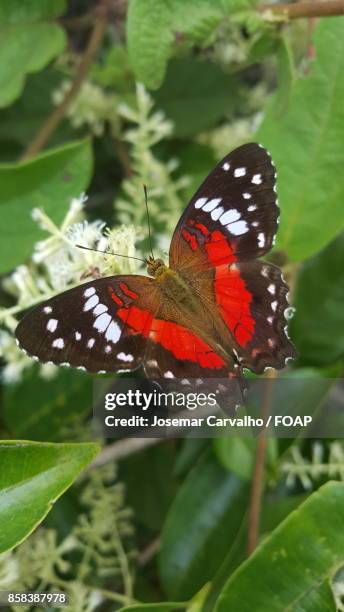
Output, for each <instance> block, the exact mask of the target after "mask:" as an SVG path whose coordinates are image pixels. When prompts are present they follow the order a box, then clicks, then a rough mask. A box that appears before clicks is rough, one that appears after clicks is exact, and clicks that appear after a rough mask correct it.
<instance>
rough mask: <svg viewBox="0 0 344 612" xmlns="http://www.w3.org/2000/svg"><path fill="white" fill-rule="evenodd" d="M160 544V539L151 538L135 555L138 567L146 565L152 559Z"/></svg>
mask: <svg viewBox="0 0 344 612" xmlns="http://www.w3.org/2000/svg"><path fill="white" fill-rule="evenodd" d="M160 546H161V539H160V538H159V537H158V538H155V539H154V540H152V541H151V542H150V543H149V544H148V545H147V546H146V548H144V549H143V550H142V551H141V552H140V553H139V555H138V557H137V564H138V565H139V566H140V567H144V566H145V565H147V564H148V563H149V562H150V561H151V560H152V559H154V557H155V555H156V554H157V553H158V552H159V550H160Z"/></svg>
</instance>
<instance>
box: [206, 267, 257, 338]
mask: <svg viewBox="0 0 344 612" xmlns="http://www.w3.org/2000/svg"><path fill="white" fill-rule="evenodd" d="M215 295H216V301H217V303H218V305H219V306H220V310H221V314H222V317H223V319H224V321H225V322H226V323H227V325H228V327H229V329H230V330H231V332H232V333H233V334H234V337H235V339H236V340H237V342H238V343H239V344H240V345H241V346H246V344H247V342H248V341H249V340H251V338H252V336H253V333H254V328H255V320H254V318H253V317H252V315H251V309H250V304H251V301H252V295H251V293H250V292H249V291H248V290H247V289H246V285H245V282H244V281H243V279H242V278H241V276H240V272H239V270H237V269H235V268H229V267H228V266H227V265H223V266H220V267H218V268H216V273H215Z"/></svg>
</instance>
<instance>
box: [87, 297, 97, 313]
mask: <svg viewBox="0 0 344 612" xmlns="http://www.w3.org/2000/svg"><path fill="white" fill-rule="evenodd" d="M98 302H99V297H98V296H97V295H92V297H90V298H89V299H88V300H87V302H86V304H85V306H84V311H85V312H87V310H91V308H94V307H95V306H97V304H98Z"/></svg>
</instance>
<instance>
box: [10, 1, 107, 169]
mask: <svg viewBox="0 0 344 612" xmlns="http://www.w3.org/2000/svg"><path fill="white" fill-rule="evenodd" d="M108 10H109V0H103V2H101V3H100V5H99V7H98V8H97V13H96V15H95V23H94V27H93V30H92V32H91V34H90V38H89V41H88V45H87V47H86V49H85V51H84V54H83V56H82V58H81V62H80V64H79V69H78V72H77V74H76V76H75V79H74V81H73V83H72V86H71V88H70V89H69V90H68V91H67V93H66V95H65V97H64V99H63V101H62V102H61V104H60V105H59V106H57V107H56V108H55V109H54V110H53V112H52V113H51V115H50V116H49V117H48V118H47V120H46V121H45V122H44V123H43V125H42V126H41V128H40V129H39V131H38V133H37V134H36V136H35V137H34V139H33V141H32V142H31V143H30V144H29V146H28V147H27V149H26V151H25V152H24V153H23V155H22V157H21V160H22V161H24V160H27V159H29V158H30V157H33V156H34V155H37V153H39V152H40V151H41V150H42V149H43V147H44V145H45V144H46V143H47V142H48V140H49V138H50V137H51V135H52V134H53V132H54V131H55V130H56V128H57V127H58V125H59V124H60V123H61V121H62V119H63V117H64V116H65V114H66V112H67V110H68V108H69V106H70V104H71V102H72V101H73V100H74V98H75V96H76V95H77V94H78V93H79V91H80V88H81V86H82V84H83V82H84V80H85V78H86V76H87V73H88V70H89V68H90V66H91V64H92V61H93V59H94V57H95V55H96V53H97V50H98V47H99V45H100V43H101V42H102V40H103V36H104V34H105V31H106V26H107V17H108Z"/></svg>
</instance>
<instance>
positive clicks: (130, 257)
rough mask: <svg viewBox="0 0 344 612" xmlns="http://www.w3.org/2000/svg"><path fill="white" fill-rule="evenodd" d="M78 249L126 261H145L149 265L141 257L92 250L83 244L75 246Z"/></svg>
mask: <svg viewBox="0 0 344 612" xmlns="http://www.w3.org/2000/svg"><path fill="white" fill-rule="evenodd" d="M74 246H76V247H77V248H78V249H84V251H94V252H95V253H104V254H105V255H114V256H115V257H125V258H126V259H136V261H143V263H147V262H146V260H145V259H141V258H140V257H133V256H132V255H121V253H114V252H113V251H100V249H91V247H87V246H83V245H82V244H75V245H74Z"/></svg>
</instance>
